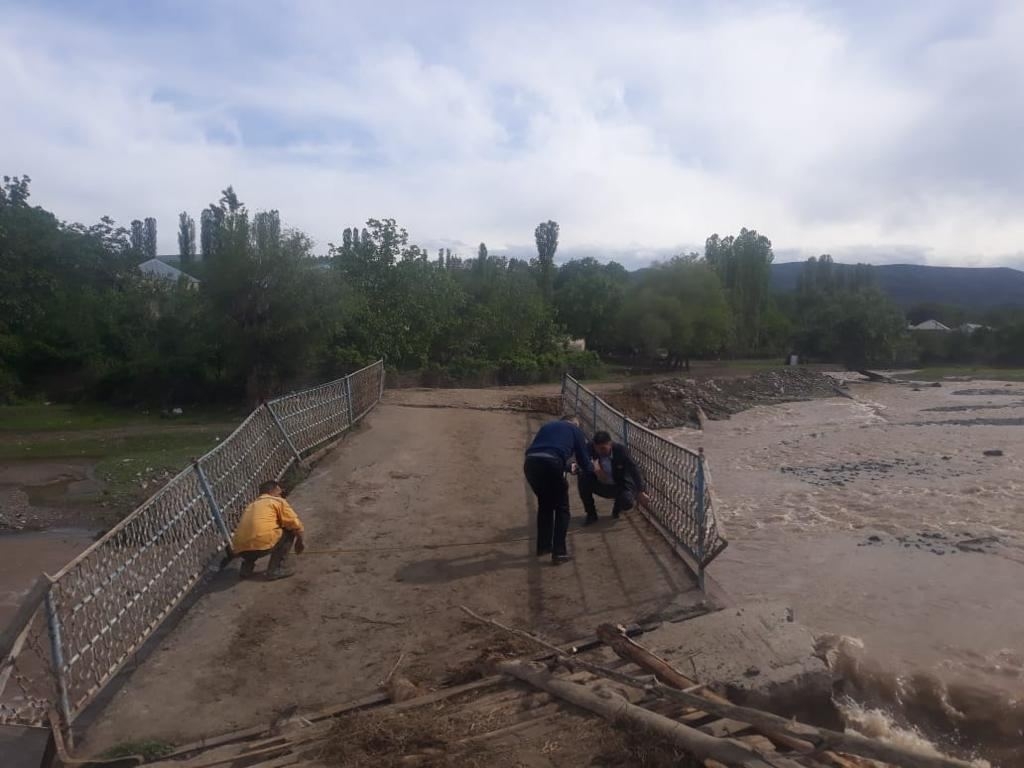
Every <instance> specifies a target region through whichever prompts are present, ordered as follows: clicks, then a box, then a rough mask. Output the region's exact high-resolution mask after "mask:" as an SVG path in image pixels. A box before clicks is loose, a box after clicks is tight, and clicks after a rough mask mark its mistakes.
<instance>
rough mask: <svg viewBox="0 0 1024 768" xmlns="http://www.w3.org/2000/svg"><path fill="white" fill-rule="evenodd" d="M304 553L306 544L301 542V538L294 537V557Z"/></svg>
mask: <svg viewBox="0 0 1024 768" xmlns="http://www.w3.org/2000/svg"><path fill="white" fill-rule="evenodd" d="M305 551H306V542H305V541H304V540H303V538H302V537H301V536H298V537H296V539H295V554H296V555H301V554H302V553H303V552H305Z"/></svg>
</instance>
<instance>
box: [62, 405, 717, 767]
mask: <svg viewBox="0 0 1024 768" xmlns="http://www.w3.org/2000/svg"><path fill="white" fill-rule="evenodd" d="M500 397H503V395H502V396H500ZM500 397H499V395H498V394H497V393H495V392H494V391H479V392H468V391H460V392H452V391H448V392H430V393H426V392H402V391H398V392H391V393H388V394H387V395H386V397H385V400H384V402H383V403H382V404H381V405H380V406H379V407H378V409H377V410H376V411H374V412H373V413H371V414H370V416H369V417H368V418H367V420H366V422H365V424H364V426H363V427H362V428H361V429H360V430H358V431H357V432H356V433H355V434H353V435H351V436H349V437H348V438H347V439H346V440H345V441H344V442H343V443H342V444H341V445H339V446H338V447H337V448H336V449H335V450H334V451H333V452H332V453H331V454H329V455H328V456H327V457H326V458H325V459H324V460H323V461H322V462H320V464H319V465H317V466H316V467H315V468H314V470H313V472H312V474H311V476H310V477H309V478H308V479H307V480H306V481H305V482H304V483H303V484H302V485H300V486H299V487H298V488H297V489H296V490H295V491H294V492H293V493H292V495H291V497H290V499H291V501H292V503H293V505H294V506H295V508H296V510H297V511H298V513H299V514H300V516H301V517H302V518H303V520H304V522H305V523H306V527H307V530H308V545H309V547H310V550H311V551H310V552H309V553H307V554H306V555H304V556H302V557H301V558H299V561H298V568H299V573H298V575H296V576H295V577H293V578H291V579H287V580H284V581H280V582H272V583H266V582H263V581H262V580H254V581H249V582H239V581H238V578H237V566H234V567H232V568H231V569H229V570H228V571H226V572H225V573H222V574H220V575H219V576H217V577H216V578H215V579H213V580H212V582H211V583H210V584H209V585H208V586H207V587H206V588H205V593H204V594H203V595H202V597H201V598H200V599H199V600H198V601H197V602H196V604H195V605H194V606H193V607H192V608H191V609H190V610H189V611H188V612H187V613H186V614H185V616H184V617H183V618H182V619H181V621H180V622H179V623H178V625H177V626H176V627H174V628H173V629H172V630H170V631H169V632H167V633H165V635H164V636H163V637H162V638H161V639H160V640H159V641H157V643H156V644H155V645H154V647H153V648H152V650H151V652H149V653H148V654H147V655H146V659H145V660H144V661H143V662H142V663H141V664H140V665H139V666H138V668H136V669H135V670H134V671H133V672H131V673H130V675H127V676H125V679H123V680H122V681H119V684H118V688H117V689H116V690H115V692H114V693H113V695H112V696H111V699H110V701H109V704H108V705H107V706H106V708H105V710H104V711H103V712H102V713H100V714H99V715H98V717H97V719H96V721H95V722H94V723H93V724H92V725H91V727H90V728H89V732H88V734H87V738H86V740H85V743H84V744H83V745H82V750H83V751H84V752H86V753H92V754H94V753H95V752H97V751H99V750H102V749H105V748H107V747H109V746H111V745H113V744H116V743H119V742H123V741H138V740H140V739H158V740H164V741H168V742H171V743H183V742H190V741H194V740H196V739H199V738H202V737H204V736H207V735H211V734H215V733H222V732H225V731H228V730H232V729H235V728H243V727H246V726H251V725H256V724H259V723H266V722H269V721H271V720H272V719H273V718H274V717H275V716H277V715H279V714H280V713H281V712H284V711H287V710H289V709H290V708H294V707H298V708H299V709H300V710H308V709H311V708H315V707H318V706H326V705H331V704H336V703H339V702H343V701H346V700H349V699H354V698H357V697H360V696H364V695H366V694H368V693H372V692H374V691H375V690H376V689H377V685H378V682H379V681H380V680H381V678H383V677H384V676H385V674H386V673H387V671H388V670H389V669H390V668H391V666H392V665H393V664H394V663H395V661H396V659H397V658H398V657H399V655H400V654H402V653H403V652H404V653H405V660H404V662H403V670H404V674H406V675H408V676H409V677H410V678H412V679H414V680H418V681H423V682H425V683H427V684H428V685H429V684H431V683H433V684H437V683H439V682H440V681H442V680H444V678H445V677H446V675H449V674H450V673H451V672H452V670H454V669H457V668H459V666H460V665H465V664H466V663H467V662H469V661H471V660H472V659H474V658H476V657H477V656H479V655H480V653H481V651H482V650H483V648H482V646H483V645H485V644H486V642H487V641H486V638H487V635H486V633H481V631H480V630H479V628H478V627H476V626H474V625H472V624H469V623H466V622H465V621H464V620H463V619H464V616H463V614H461V612H460V611H459V605H461V604H466V605H469V606H471V607H473V608H474V609H475V610H477V611H478V612H481V613H484V614H488V615H493V616H495V617H500V618H501V619H503V620H505V621H508V622H510V623H513V624H516V625H519V626H526V627H533V628H535V629H537V630H540V631H542V632H543V633H544V634H545V635H546V636H547V637H549V638H551V639H553V640H556V641H569V640H572V639H573V638H577V637H581V636H586V635H588V634H590V633H592V632H593V629H594V627H595V626H596V625H597V624H598V623H600V622H604V621H613V622H620V623H628V622H631V621H635V620H638V619H642V618H645V617H649V616H652V615H656V614H658V613H659V612H667V611H673V610H676V609H679V608H684V607H686V606H687V605H692V604H696V603H698V602H700V601H701V600H702V599H703V595H702V594H701V593H700V592H699V591H698V590H697V589H696V586H695V584H694V582H693V580H692V578H691V577H690V575H689V573H688V572H687V571H686V570H685V569H684V568H683V567H682V565H681V563H680V562H679V561H678V560H677V559H676V558H675V556H674V555H672V553H671V552H670V550H669V548H668V546H667V545H666V544H665V543H664V542H663V540H662V539H661V538H660V537H659V535H658V534H657V533H656V532H655V531H654V530H653V529H652V528H651V527H650V526H649V525H648V524H647V523H646V521H644V520H643V518H642V517H640V516H639V515H638V514H637V513H631V514H630V515H627V516H625V517H624V518H623V519H621V520H619V521H611V520H610V519H609V520H604V521H602V522H601V523H600V524H599V525H597V526H594V527H592V528H587V529H582V528H579V527H578V526H579V523H580V521H581V519H582V516H581V511H580V508H579V503H578V499H577V498H576V497H575V494H572V497H573V504H574V508H573V515H574V518H573V527H572V529H571V532H572V538H571V544H570V547H571V549H572V550H573V552H574V554H575V555H576V559H575V560H574V561H573V562H572V563H570V564H567V565H563V566H559V567H555V566H552V565H551V564H550V562H549V561H548V560H546V559H544V560H539V559H537V558H535V557H534V556H532V549H533V544H532V543H531V541H530V540H529V539H530V536H531V533H532V530H533V520H534V506H533V498H532V495H531V494H530V493H529V489H528V488H527V486H526V484H525V482H524V480H523V476H522V469H521V467H522V452H523V448H524V445H525V444H526V442H527V440H528V439H529V437H530V435H531V434H532V432H533V430H534V429H536V427H537V426H538V425H539V423H540V420H539V419H538V418H535V417H531V416H528V415H526V414H523V413H515V412H509V411H488V410H480V408H482V407H487V406H494V405H495V404H496V401H497V402H500ZM423 406H442V407H423ZM447 406H456V407H447ZM458 406H461V407H458ZM609 504H610V502H604V505H603V506H599V511H600V512H601V513H602V514H603V515H606V514H607V513H608V512H609V511H610V508H609V506H608V505H609ZM482 541H483V542H492V541H501V542H503V543H487V544H475V545H471V546H463V547H450V546H447V545H451V544H455V543H460V542H482ZM339 550H348V551H339Z"/></svg>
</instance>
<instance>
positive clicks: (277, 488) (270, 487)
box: [260, 480, 284, 496]
mask: <svg viewBox="0 0 1024 768" xmlns="http://www.w3.org/2000/svg"><path fill="white" fill-rule="evenodd" d="M283 495H284V493H283V489H282V488H281V484H280V483H279V482H277V480H267V481H266V482H263V483H260V496H283Z"/></svg>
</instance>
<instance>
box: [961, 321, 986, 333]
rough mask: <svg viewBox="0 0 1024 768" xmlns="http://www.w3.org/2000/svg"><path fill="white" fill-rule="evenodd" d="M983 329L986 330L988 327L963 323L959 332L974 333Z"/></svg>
mask: <svg viewBox="0 0 1024 768" xmlns="http://www.w3.org/2000/svg"><path fill="white" fill-rule="evenodd" d="M983 328H984V329H985V330H988V326H987V325H982V324H981V323H964V324H963V325H961V326H960V331H961V332H962V333H974V332H975V331H980V330H981V329H983Z"/></svg>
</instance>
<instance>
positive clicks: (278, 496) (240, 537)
mask: <svg viewBox="0 0 1024 768" xmlns="http://www.w3.org/2000/svg"><path fill="white" fill-rule="evenodd" d="M259 491H260V495H259V497H258V498H257V499H256V501H254V502H253V503H252V504H250V505H249V506H248V507H246V508H245V511H244V512H243V513H242V519H241V520H239V521H238V527H237V528H236V529H235V535H234V536H233V537H232V539H231V553H230V555H229V557H231V558H234V557H239V558H241V559H242V568H241V570H240V571H239V574H238V575H239V576H241V577H242V578H243V579H247V578H250V577H251V576H252V574H253V571H254V570H255V568H256V561H257V560H259V559H260V558H261V557H264V556H266V555H270V561H269V562H268V563H267V579H268V580H270V581H273V580H275V579H284V578H287V577H288V576H292V575H294V574H295V570H294V569H293V568H290V567H289V564H288V554H289V553H290V552H291V551H292V547H293V546H294V548H295V553H296V554H299V555H301V554H302V552H303V550H305V548H306V544H305V542H304V541H303V538H302V533H303V528H302V521H301V520H299V516H298V515H296V514H295V510H294V509H292V507H291V505H290V504H289V503H288V502H287V501H285V500H284V497H283V494H282V489H281V485H280V484H279V483H278V482H277V481H275V480H268V481H267V482H265V483H263V484H261V485H260V488H259Z"/></svg>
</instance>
